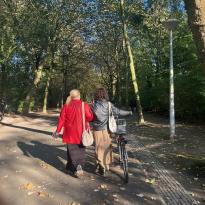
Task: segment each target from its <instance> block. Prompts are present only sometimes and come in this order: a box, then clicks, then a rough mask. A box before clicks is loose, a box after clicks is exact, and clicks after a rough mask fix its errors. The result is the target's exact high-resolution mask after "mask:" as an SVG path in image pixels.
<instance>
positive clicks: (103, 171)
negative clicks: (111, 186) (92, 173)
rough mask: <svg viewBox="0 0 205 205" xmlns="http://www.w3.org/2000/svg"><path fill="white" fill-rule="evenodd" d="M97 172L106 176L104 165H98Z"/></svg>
mask: <svg viewBox="0 0 205 205" xmlns="http://www.w3.org/2000/svg"><path fill="white" fill-rule="evenodd" d="M99 174H100V175H102V176H104V177H105V176H106V170H105V168H104V167H102V166H100V167H99Z"/></svg>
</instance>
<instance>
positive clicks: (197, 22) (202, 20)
mask: <svg viewBox="0 0 205 205" xmlns="http://www.w3.org/2000/svg"><path fill="white" fill-rule="evenodd" d="M184 2H185V8H186V10H187V14H188V22H189V25H190V28H191V31H192V33H193V37H194V41H195V44H196V47H197V50H198V56H199V59H200V60H201V63H202V69H203V71H204V73H205V1H204V0H192V1H191V0H184Z"/></svg>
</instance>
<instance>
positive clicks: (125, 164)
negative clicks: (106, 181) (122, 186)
mask: <svg viewBox="0 0 205 205" xmlns="http://www.w3.org/2000/svg"><path fill="white" fill-rule="evenodd" d="M121 151H122V165H123V171H124V179H125V183H128V181H129V174H128V155H127V150H126V147H125V144H123V145H122V150H121Z"/></svg>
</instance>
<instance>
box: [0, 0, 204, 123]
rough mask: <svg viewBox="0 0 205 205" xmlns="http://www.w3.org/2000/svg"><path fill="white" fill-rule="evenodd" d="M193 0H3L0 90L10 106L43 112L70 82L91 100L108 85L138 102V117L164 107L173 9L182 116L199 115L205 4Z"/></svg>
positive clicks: (120, 99)
mask: <svg viewBox="0 0 205 205" xmlns="http://www.w3.org/2000/svg"><path fill="white" fill-rule="evenodd" d="M193 2H195V3H196V4H194V5H192V4H190V1H185V2H184V1H182V0H175V1H174V0H173V1H172V3H171V4H170V1H168V0H163V1H162V0H155V1H153V0H146V1H138V0H131V1H124V0H95V1H94V0H89V1H88V0H61V1H59V0H47V1H45V0H29V1H25V0H0V23H1V25H2V26H1V27H0V40H1V49H0V97H1V98H5V99H6V101H7V103H8V104H9V107H10V110H13V111H20V112H29V110H32V109H40V110H42V111H43V112H46V111H47V107H48V106H49V107H60V106H61V105H62V104H63V103H64V101H65V99H66V96H67V95H68V92H69V90H70V89H72V88H79V89H80V90H81V92H82V95H83V98H86V99H87V100H88V101H89V100H91V99H92V95H93V91H94V90H95V88H96V87H98V86H102V85H103V86H105V87H107V88H108V91H109V95H110V98H111V100H113V101H115V102H116V103H117V104H119V105H124V106H128V105H129V103H130V101H133V100H134V101H136V103H137V107H138V109H137V110H138V116H139V121H140V122H141V123H143V121H144V119H143V113H142V107H143V109H144V110H151V111H158V112H159V111H160V112H167V111H168V100H169V97H168V96H169V94H168V90H169V89H168V86H169V83H168V82H169V80H168V78H169V72H168V71H169V69H168V62H169V58H168V49H169V48H168V34H167V31H166V30H165V29H164V27H163V24H162V22H163V21H164V20H166V19H167V18H168V17H169V16H170V14H172V15H173V16H174V17H176V18H178V19H179V21H180V25H179V28H178V29H177V31H176V33H175V36H176V38H175V40H174V53H175V56H174V59H175V84H176V110H177V115H178V116H180V117H187V118H188V117H189V118H190V117H193V116H194V117H201V116H203V114H204V113H205V105H204V104H205V103H204V102H205V84H204V82H205V81H204V77H203V75H202V70H203V69H201V67H202V66H204V65H205V64H203V63H204V62H203V60H204V59H205V58H203V55H204V47H205V46H204V45H205V43H204V42H205V40H204V36H205V35H203V32H204V24H203V22H204V14H203V12H205V9H204V8H203V6H202V5H199V4H197V2H198V1H197V0H195V1H193ZM200 2H201V1H200ZM184 3H186V7H185V5H184ZM193 6H195V7H193ZM185 8H186V9H187V11H188V12H187V13H188V14H189V18H188V19H189V21H188V22H189V25H190V27H189V25H188V22H187V14H186V12H185ZM193 8H194V9H193ZM199 11H200V12H199ZM202 11H203V12H202ZM196 20H197V21H196ZM194 22H195V23H194ZM196 22H198V23H196ZM190 28H191V29H192V32H193V34H194V35H193V36H194V40H195V41H196V42H197V44H195V43H194V41H193V38H192V32H191V30H190ZM199 37H200V41H199ZM195 45H197V46H195ZM197 50H198V52H197ZM198 54H199V55H198ZM198 56H199V58H198ZM200 60H201V61H200ZM200 62H202V63H200ZM203 68H204V67H203ZM185 100H186V102H187V103H186V104H185V103H184V101H185Z"/></svg>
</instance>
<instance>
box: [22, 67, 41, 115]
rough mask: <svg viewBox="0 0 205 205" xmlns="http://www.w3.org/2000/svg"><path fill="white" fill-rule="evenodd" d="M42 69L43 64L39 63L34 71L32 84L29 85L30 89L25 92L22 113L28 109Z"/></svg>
mask: <svg viewBox="0 0 205 205" xmlns="http://www.w3.org/2000/svg"><path fill="white" fill-rule="evenodd" d="M42 71H43V65H42V64H41V65H39V67H38V69H36V71H35V78H34V81H33V84H32V85H31V87H30V90H29V92H28V93H27V95H26V99H25V101H24V105H23V113H25V114H27V113H29V111H30V106H31V100H32V97H33V95H34V93H35V90H36V87H37V85H38V83H39V82H40V80H41V75H42Z"/></svg>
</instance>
